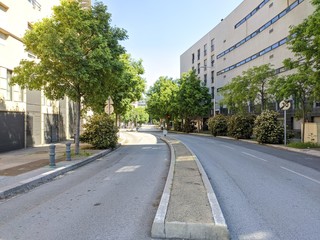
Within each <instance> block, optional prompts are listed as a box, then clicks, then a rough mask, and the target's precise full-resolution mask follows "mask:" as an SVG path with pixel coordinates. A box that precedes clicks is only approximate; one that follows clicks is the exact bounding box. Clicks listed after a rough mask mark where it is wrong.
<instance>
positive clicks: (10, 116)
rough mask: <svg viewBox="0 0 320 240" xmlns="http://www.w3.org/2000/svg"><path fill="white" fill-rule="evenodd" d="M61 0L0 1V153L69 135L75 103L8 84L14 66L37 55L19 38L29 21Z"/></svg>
mask: <svg viewBox="0 0 320 240" xmlns="http://www.w3.org/2000/svg"><path fill="white" fill-rule="evenodd" d="M57 4H60V0H50V1H47V0H19V1H18V0H0V152H3V151H9V150H14V149H19V148H24V147H29V146H34V145H41V144H45V143H51V142H57V141H61V140H64V139H66V138H70V137H71V136H73V132H74V120H73V119H74V111H73V109H74V106H73V103H72V102H70V101H68V99H67V98H66V99H64V100H61V101H50V100H48V99H47V98H46V97H45V96H44V94H43V92H42V91H30V90H28V89H21V88H20V87H19V86H17V85H16V86H10V85H9V83H10V78H11V76H12V74H13V69H14V67H16V66H18V65H19V62H20V60H22V59H29V60H30V59H35V58H36V57H35V56H34V55H33V54H32V53H31V52H27V51H25V49H24V45H23V43H22V40H21V38H22V37H23V35H24V33H25V31H26V30H27V29H29V28H31V27H32V23H34V22H36V21H38V20H41V19H42V18H44V17H48V16H50V15H51V14H52V7H53V6H54V5H57Z"/></svg>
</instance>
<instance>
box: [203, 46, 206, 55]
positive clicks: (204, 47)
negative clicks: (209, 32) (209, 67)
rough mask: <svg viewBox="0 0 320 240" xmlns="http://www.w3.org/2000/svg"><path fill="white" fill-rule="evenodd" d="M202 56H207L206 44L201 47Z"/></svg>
mask: <svg viewBox="0 0 320 240" xmlns="http://www.w3.org/2000/svg"><path fill="white" fill-rule="evenodd" d="M203 56H207V44H205V45H204V46H203Z"/></svg>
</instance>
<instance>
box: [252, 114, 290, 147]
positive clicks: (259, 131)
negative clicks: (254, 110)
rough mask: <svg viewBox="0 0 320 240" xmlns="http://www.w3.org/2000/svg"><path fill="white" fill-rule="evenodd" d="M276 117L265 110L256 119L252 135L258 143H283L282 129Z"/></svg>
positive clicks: (276, 115)
mask: <svg viewBox="0 0 320 240" xmlns="http://www.w3.org/2000/svg"><path fill="white" fill-rule="evenodd" d="M278 115H279V114H278V113H277V112H274V111H269V110H266V111H264V112H262V113H261V114H260V115H259V116H258V117H257V118H256V120H255V122H254V128H253V133H254V134H255V136H256V139H257V141H258V142H259V143H274V144H278V143H283V136H284V129H283V126H282V124H281V123H279V122H278V120H277V117H278Z"/></svg>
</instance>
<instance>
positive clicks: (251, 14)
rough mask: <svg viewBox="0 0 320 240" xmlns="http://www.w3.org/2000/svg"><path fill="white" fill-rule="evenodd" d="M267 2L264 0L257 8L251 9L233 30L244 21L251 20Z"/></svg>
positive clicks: (267, 0)
mask: <svg viewBox="0 0 320 240" xmlns="http://www.w3.org/2000/svg"><path fill="white" fill-rule="evenodd" d="M267 2H269V0H264V1H262V2H261V3H260V4H259V6H258V7H256V8H255V9H253V10H252V11H251V12H250V13H249V14H248V15H247V16H245V17H244V18H243V19H241V20H240V21H239V22H238V23H237V24H236V25H235V26H234V28H238V27H239V26H240V25H241V24H243V23H244V22H245V21H247V20H248V19H249V18H251V17H252V16H253V15H254V14H256V12H257V11H258V10H260V9H261V8H262V7H263V6H264V5H265V4H266V3H267Z"/></svg>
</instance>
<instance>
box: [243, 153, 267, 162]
mask: <svg viewBox="0 0 320 240" xmlns="http://www.w3.org/2000/svg"><path fill="white" fill-rule="evenodd" d="M241 153H243V154H245V155H248V156H250V157H253V158H256V159H259V160H261V161H264V162H268V160H266V159H263V158H260V157H257V156H255V155H252V154H250V153H246V152H241Z"/></svg>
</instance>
